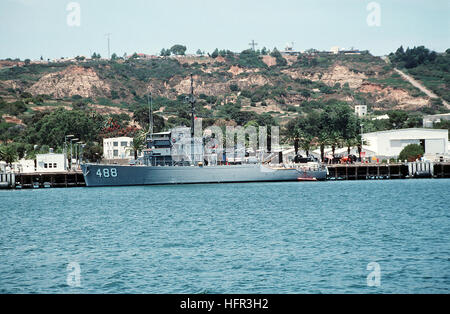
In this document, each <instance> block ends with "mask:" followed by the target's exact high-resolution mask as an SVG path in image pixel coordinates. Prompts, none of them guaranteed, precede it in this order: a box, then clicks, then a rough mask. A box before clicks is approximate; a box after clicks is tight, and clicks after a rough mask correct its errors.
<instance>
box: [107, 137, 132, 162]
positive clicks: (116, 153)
mask: <svg viewBox="0 0 450 314" xmlns="http://www.w3.org/2000/svg"><path fill="white" fill-rule="evenodd" d="M132 143H133V139H132V138H131V137H116V138H105V139H103V158H105V159H108V160H113V159H134V152H133V150H132V149H131V148H130V147H131V144H132Z"/></svg>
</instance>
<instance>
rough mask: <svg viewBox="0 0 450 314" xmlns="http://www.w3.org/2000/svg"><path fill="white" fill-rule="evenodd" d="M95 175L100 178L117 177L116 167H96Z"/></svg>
mask: <svg viewBox="0 0 450 314" xmlns="http://www.w3.org/2000/svg"><path fill="white" fill-rule="evenodd" d="M96 175H97V176H98V177H100V178H110V177H112V178H115V177H117V169H116V168H103V169H98V170H97V172H96Z"/></svg>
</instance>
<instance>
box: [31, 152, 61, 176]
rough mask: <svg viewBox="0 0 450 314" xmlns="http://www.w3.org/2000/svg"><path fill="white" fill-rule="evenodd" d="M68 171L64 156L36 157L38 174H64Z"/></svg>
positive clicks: (42, 155) (41, 155) (43, 155)
mask: <svg viewBox="0 0 450 314" xmlns="http://www.w3.org/2000/svg"><path fill="white" fill-rule="evenodd" d="M66 170H67V166H66V160H65V157H64V154H53V153H50V154H39V155H36V172H64V171H66Z"/></svg>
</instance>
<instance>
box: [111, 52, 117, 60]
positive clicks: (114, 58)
mask: <svg viewBox="0 0 450 314" xmlns="http://www.w3.org/2000/svg"><path fill="white" fill-rule="evenodd" d="M117 59H119V57H118V56H117V54H116V53H115V52H114V53H113V54H112V55H111V60H112V61H115V60H117Z"/></svg>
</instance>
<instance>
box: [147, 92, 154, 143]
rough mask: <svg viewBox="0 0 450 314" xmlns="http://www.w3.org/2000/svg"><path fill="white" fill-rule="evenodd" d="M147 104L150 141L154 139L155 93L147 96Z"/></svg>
mask: <svg viewBox="0 0 450 314" xmlns="http://www.w3.org/2000/svg"><path fill="white" fill-rule="evenodd" d="M147 104H148V132H149V134H150V139H152V138H153V93H152V92H150V95H149V94H147Z"/></svg>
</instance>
